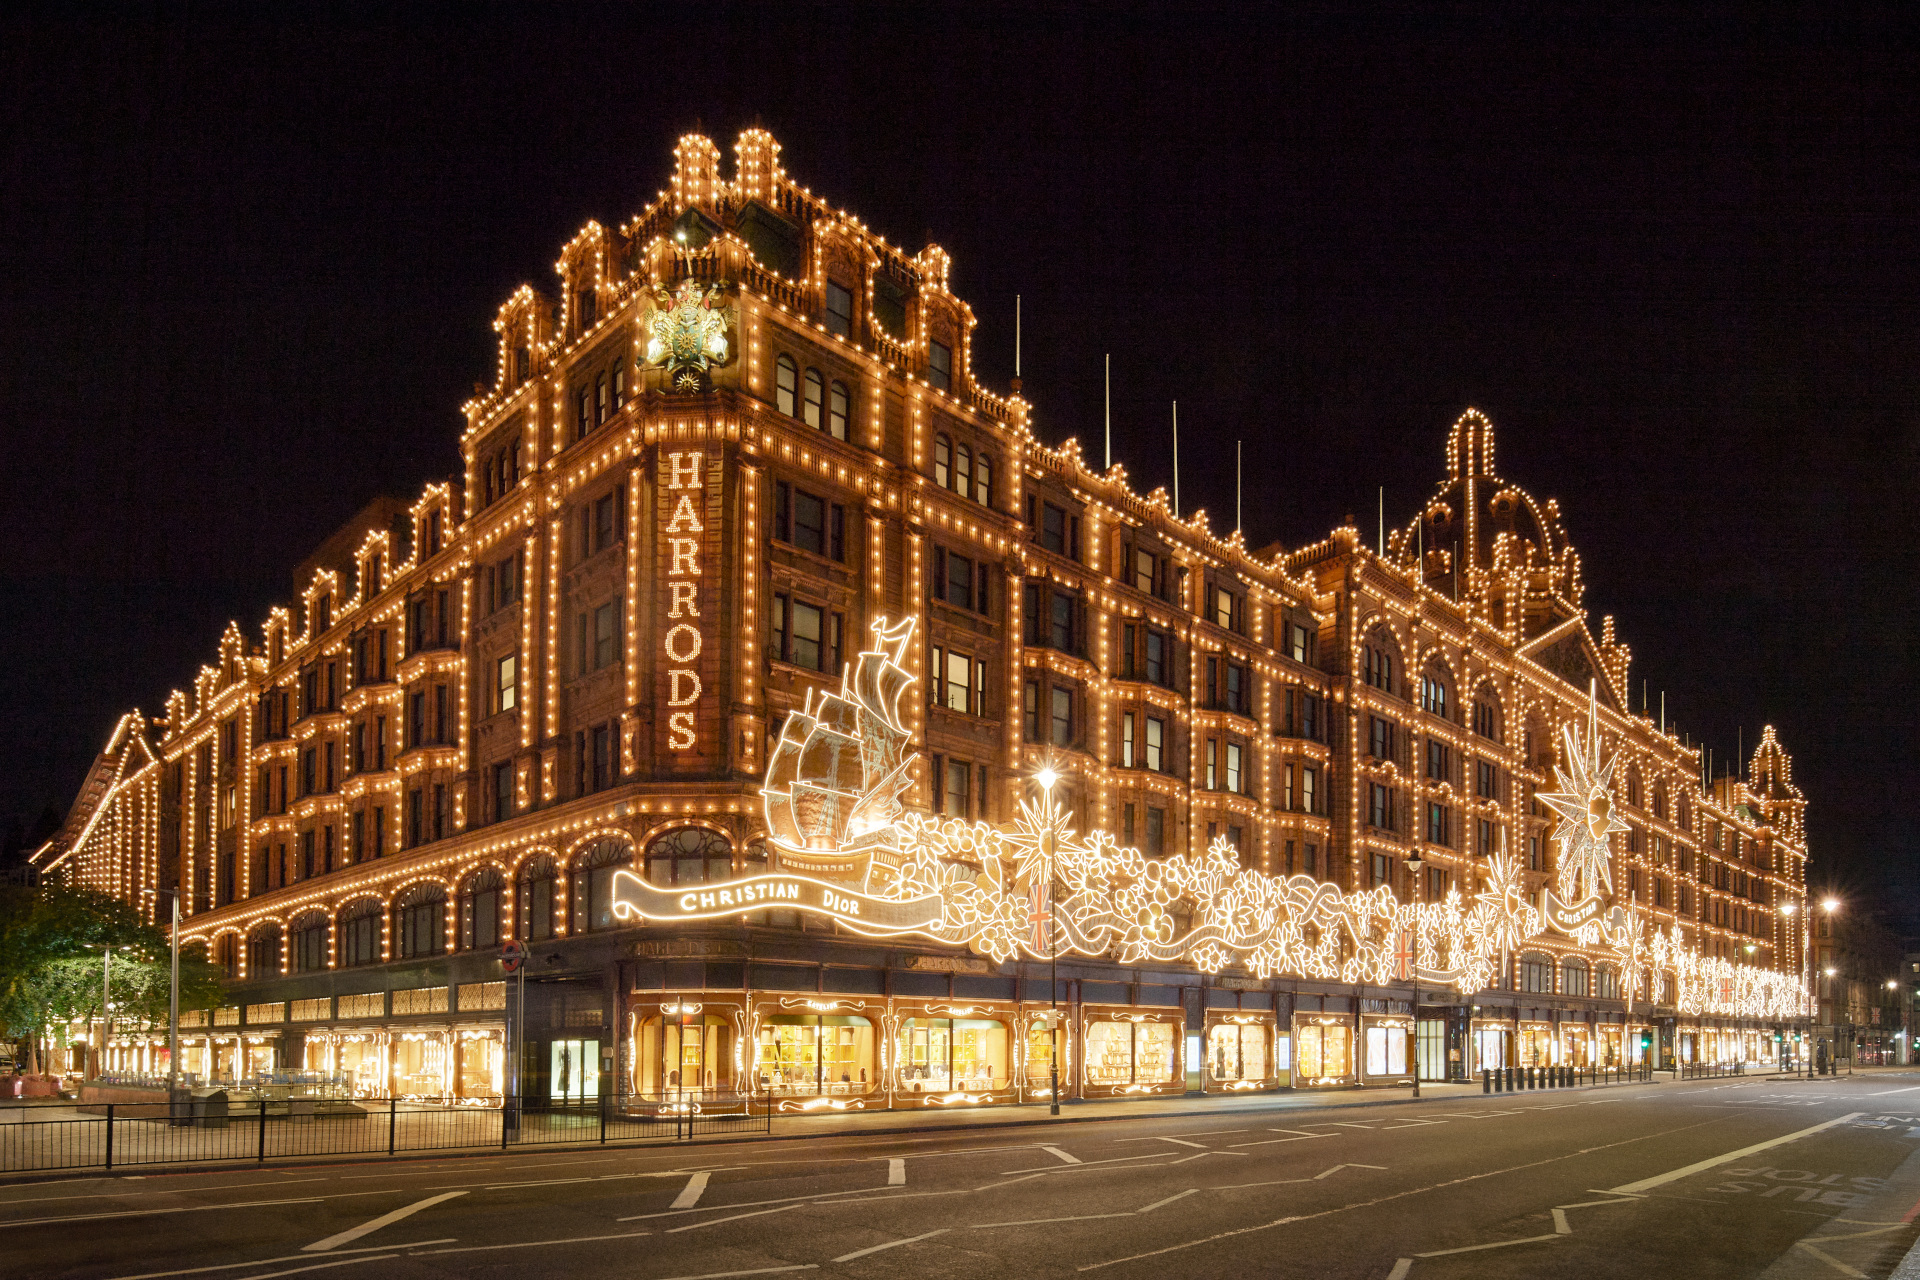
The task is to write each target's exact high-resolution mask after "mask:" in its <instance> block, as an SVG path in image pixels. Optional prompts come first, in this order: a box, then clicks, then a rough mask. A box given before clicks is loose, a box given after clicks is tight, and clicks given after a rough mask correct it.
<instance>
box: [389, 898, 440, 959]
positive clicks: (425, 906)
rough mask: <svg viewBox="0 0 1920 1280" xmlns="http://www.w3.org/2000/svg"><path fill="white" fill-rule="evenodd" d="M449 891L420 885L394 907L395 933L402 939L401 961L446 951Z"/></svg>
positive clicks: (399, 950) (400, 940)
mask: <svg viewBox="0 0 1920 1280" xmlns="http://www.w3.org/2000/svg"><path fill="white" fill-rule="evenodd" d="M446 928H447V889H446V886H445V885H439V884H417V885H415V886H413V888H411V889H408V890H407V891H406V892H405V893H403V894H401V895H400V900H399V901H398V902H396V903H394V904H393V932H394V935H395V936H396V937H397V938H398V939H399V942H400V945H399V946H398V947H397V948H396V951H397V952H398V955H399V958H400V959H402V960H408V959H412V958H414V957H417V956H436V955H439V954H440V953H441V952H443V951H445V950H446V936H447V935H446Z"/></svg>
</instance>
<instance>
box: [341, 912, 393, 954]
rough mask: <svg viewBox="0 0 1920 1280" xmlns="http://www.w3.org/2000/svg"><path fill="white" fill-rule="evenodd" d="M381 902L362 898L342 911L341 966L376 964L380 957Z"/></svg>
mask: <svg viewBox="0 0 1920 1280" xmlns="http://www.w3.org/2000/svg"><path fill="white" fill-rule="evenodd" d="M382 914H383V913H382V912H381V910H380V902H379V899H377V898H362V899H360V901H358V902H353V903H349V904H347V906H345V907H343V908H342V909H341V911H340V967H341V968H342V969H350V968H352V967H354V966H355V965H362V964H377V963H379V961H380V917H381V915H382Z"/></svg>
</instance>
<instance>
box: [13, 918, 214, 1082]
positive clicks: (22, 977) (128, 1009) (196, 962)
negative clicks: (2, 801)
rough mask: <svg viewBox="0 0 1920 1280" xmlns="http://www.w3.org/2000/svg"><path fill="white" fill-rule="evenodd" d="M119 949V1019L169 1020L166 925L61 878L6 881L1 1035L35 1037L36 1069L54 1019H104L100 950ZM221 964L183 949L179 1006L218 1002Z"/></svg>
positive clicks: (32, 1065)
mask: <svg viewBox="0 0 1920 1280" xmlns="http://www.w3.org/2000/svg"><path fill="white" fill-rule="evenodd" d="M106 948H112V951H113V969H112V982H111V986H112V993H111V998H112V1001H113V1006H114V1009H113V1012H114V1018H115V1020H116V1022H120V1023H121V1024H122V1025H124V1024H125V1023H126V1022H128V1021H132V1022H135V1023H138V1024H142V1025H146V1026H153V1025H165V1023H166V1020H167V996H168V987H169V982H170V978H171V974H170V966H171V958H170V953H169V941H168V937H167V931H166V930H164V929H160V928H156V927H155V926H153V925H150V924H148V923H147V922H146V921H144V920H142V919H141V918H140V915H139V913H138V912H136V911H135V910H134V909H133V908H132V907H131V906H129V905H128V904H127V903H125V902H121V901H120V900H118V899H116V898H112V897H109V896H108V895H106V894H104V893H100V892H98V891H97V890H93V889H85V888H78V887H75V886H70V885H65V884H60V883H57V882H53V883H43V884H41V885H39V886H37V887H26V886H18V885H8V886H0V1034H4V1035H6V1036H8V1037H10V1038H14V1039H25V1040H27V1041H28V1043H29V1045H30V1048H31V1054H30V1057H29V1069H30V1070H33V1071H35V1072H36V1073H37V1071H38V1069H39V1065H40V1064H39V1061H38V1058H39V1046H40V1044H41V1042H42V1040H43V1039H44V1038H45V1036H46V1033H47V1030H48V1028H49V1027H50V1026H52V1025H53V1024H54V1023H56V1022H60V1021H68V1020H76V1019H88V1018H92V1019H98V1018H99V1017H100V1015H101V1013H102V1010H101V1007H100V1003H101V996H102V991H101V978H102V967H103V962H102V954H103V951H104V949H106ZM220 979H221V974H220V970H219V969H218V968H216V967H215V966H213V965H211V964H209V963H207V959H206V954H205V950H204V948H202V947H200V946H198V945H196V946H194V947H191V948H182V949H181V952H180V1007H181V1009H183V1010H184V1009H205V1008H211V1007H213V1006H214V1005H216V1004H218V1003H219V1002H220Z"/></svg>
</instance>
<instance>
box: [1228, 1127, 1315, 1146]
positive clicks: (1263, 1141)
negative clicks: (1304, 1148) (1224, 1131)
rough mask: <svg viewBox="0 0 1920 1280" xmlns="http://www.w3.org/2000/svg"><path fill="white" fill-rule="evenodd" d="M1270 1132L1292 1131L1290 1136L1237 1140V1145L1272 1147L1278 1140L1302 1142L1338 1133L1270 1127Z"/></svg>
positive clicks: (1232, 1144)
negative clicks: (1249, 1140) (1245, 1140)
mask: <svg viewBox="0 0 1920 1280" xmlns="http://www.w3.org/2000/svg"><path fill="white" fill-rule="evenodd" d="M1267 1132H1268V1133H1290V1134H1292V1135H1293V1136H1292V1137H1290V1138H1258V1139H1256V1140H1254V1141H1252V1142H1235V1143H1231V1144H1229V1145H1231V1146H1236V1147H1270V1146H1272V1145H1273V1144H1274V1143H1276V1142H1301V1141H1304V1140H1305V1139H1307V1138H1337V1137H1339V1136H1340V1135H1339V1134H1337V1133H1308V1132H1307V1131H1306V1130H1305V1129H1269V1130H1267Z"/></svg>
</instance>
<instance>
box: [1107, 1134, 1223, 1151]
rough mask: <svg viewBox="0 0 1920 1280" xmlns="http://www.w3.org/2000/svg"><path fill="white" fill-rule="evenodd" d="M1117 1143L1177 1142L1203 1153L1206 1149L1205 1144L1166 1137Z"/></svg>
mask: <svg viewBox="0 0 1920 1280" xmlns="http://www.w3.org/2000/svg"><path fill="white" fill-rule="evenodd" d="M1119 1141H1121V1142H1177V1143H1179V1144H1180V1145H1181V1146H1183V1147H1195V1148H1198V1149H1199V1150H1201V1151H1205V1150H1206V1149H1207V1146H1206V1144H1205V1143H1203V1142H1188V1141H1187V1140H1186V1139H1185V1138H1166V1137H1158V1136H1156V1137H1151V1138H1121V1139H1119Z"/></svg>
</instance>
